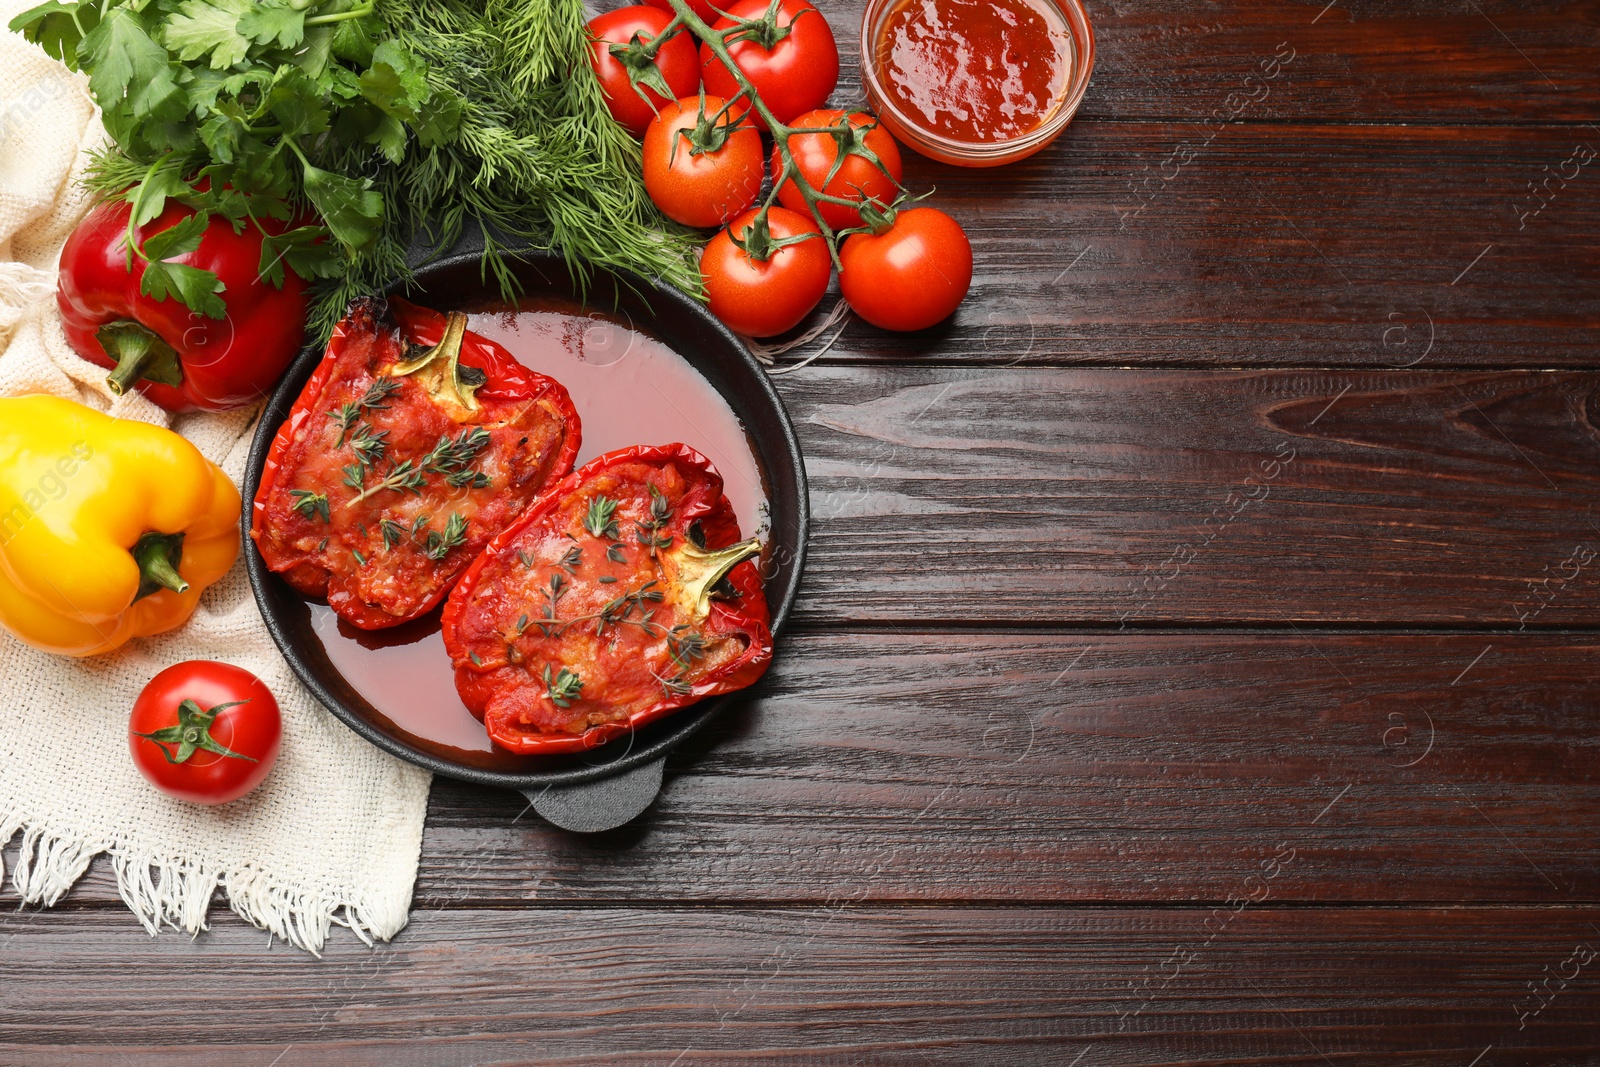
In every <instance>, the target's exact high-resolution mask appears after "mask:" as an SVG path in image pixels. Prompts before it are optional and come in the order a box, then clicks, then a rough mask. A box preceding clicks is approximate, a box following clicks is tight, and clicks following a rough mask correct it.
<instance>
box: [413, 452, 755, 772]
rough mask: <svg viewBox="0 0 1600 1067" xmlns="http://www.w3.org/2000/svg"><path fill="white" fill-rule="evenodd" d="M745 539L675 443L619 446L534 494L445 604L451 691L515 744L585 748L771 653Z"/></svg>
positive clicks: (750, 669) (710, 691)
mask: <svg viewBox="0 0 1600 1067" xmlns="http://www.w3.org/2000/svg"><path fill="white" fill-rule="evenodd" d="M760 552H761V543H760V541H759V540H758V539H756V538H751V539H749V540H746V541H741V540H740V536H739V524H738V520H737V519H736V518H735V517H734V514H733V508H732V507H731V506H730V505H729V503H728V501H727V499H726V498H725V497H724V496H723V495H722V478H721V476H720V475H718V474H717V472H716V469H715V468H713V467H712V466H711V463H710V461H708V460H707V459H706V458H705V457H704V456H702V455H700V454H699V453H698V452H696V451H694V450H693V449H692V448H689V447H688V446H687V445H681V444H672V445H661V446H656V447H637V448H625V449H621V450H619V451H616V452H609V453H607V454H606V455H603V456H601V457H599V458H598V459H595V460H593V461H592V462H590V463H588V464H586V465H585V466H584V467H583V468H582V469H580V470H578V471H576V472H574V473H573V474H572V475H570V476H569V477H567V478H566V479H565V480H564V481H562V482H561V483H560V484H559V485H556V486H554V487H552V488H551V489H550V490H549V491H548V492H547V493H545V494H544V496H542V497H541V498H540V499H539V501H538V502H537V503H535V504H534V505H533V507H531V508H529V509H528V511H527V513H526V514H525V515H523V517H522V518H521V519H519V520H518V521H517V523H516V524H515V525H513V526H512V527H510V528H509V529H507V530H506V531H505V532H503V533H501V534H500V535H499V536H498V537H496V538H495V539H494V543H493V544H491V545H490V546H489V547H488V549H486V550H485V551H484V553H483V555H481V556H479V557H478V558H477V559H476V560H475V561H473V564H472V566H471V567H470V568H469V569H468V570H467V573H466V574H465V575H463V576H462V579H461V583H460V584H459V585H457V586H456V589H455V591H454V592H453V593H451V595H450V600H449V602H448V603H447V604H446V605H445V611H444V642H445V648H446V649H447V650H448V651H449V653H450V658H451V660H452V662H453V663H454V664H455V668H456V688H457V690H458V691H459V692H460V693H461V699H462V700H463V701H464V702H465V703H466V705H467V708H468V709H469V710H471V711H472V713H473V714H474V715H476V716H478V717H479V718H480V719H482V720H483V723H484V726H485V728H486V729H487V730H488V733H489V737H490V739H492V740H493V741H494V742H495V743H496V744H498V745H500V746H502V747H503V748H507V749H510V750H511V751H513V752H523V753H547V752H572V751H578V750H582V749H586V748H592V747H594V746H595V745H598V744H601V743H603V742H605V741H608V740H610V739H612V738H614V737H617V736H619V735H621V734H624V733H627V732H628V731H629V730H632V729H634V728H636V727H639V726H643V725H644V724H645V723H648V722H652V721H654V720H656V719H659V718H661V717H662V716H664V715H666V714H668V713H669V712H672V711H675V710H677V709H678V708H681V707H684V706H686V705H688V704H693V703H695V702H696V701H698V700H702V699H704V698H705V697H708V696H714V695H716V694H718V693H727V692H731V691H733V690H735V689H742V688H744V687H745V686H748V685H750V684H752V683H753V682H755V681H756V679H758V678H760V677H761V675H762V673H763V672H765V671H766V669H767V664H768V663H769V662H770V661H771V659H772V633H771V630H770V628H769V625H768V623H769V616H768V613H767V600H766V597H765V595H764V594H763V593H762V591H761V576H760V573H759V571H758V570H757V568H756V564H755V562H753V560H752V557H755V556H758V555H759V554H760Z"/></svg>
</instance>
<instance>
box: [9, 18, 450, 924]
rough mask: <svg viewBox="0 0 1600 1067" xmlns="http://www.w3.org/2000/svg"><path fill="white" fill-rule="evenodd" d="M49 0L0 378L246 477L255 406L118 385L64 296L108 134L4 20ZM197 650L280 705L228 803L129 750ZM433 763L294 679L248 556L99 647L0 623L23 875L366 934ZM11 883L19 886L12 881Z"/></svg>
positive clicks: (26, 91)
mask: <svg viewBox="0 0 1600 1067" xmlns="http://www.w3.org/2000/svg"><path fill="white" fill-rule="evenodd" d="M33 3H34V0H0V395H14V394H20V393H53V394H55V395H57V396H65V397H71V398H73V399H75V400H79V401H82V402H83V403H85V404H89V405H91V406H93V407H96V408H99V409H101V410H109V411H110V412H111V413H112V414H114V415H117V416H119V417H121V418H128V419H142V420H144V421H147V422H153V423H157V424H161V425H170V426H171V427H172V428H173V429H175V430H177V431H178V432H180V433H182V434H183V435H184V436H185V437H187V438H188V439H189V440H191V441H193V442H194V443H195V444H196V445H197V446H199V448H200V450H201V451H202V452H204V453H205V454H206V455H207V456H208V457H209V458H211V459H212V460H214V461H215V462H217V463H219V464H221V465H222V468H223V469H224V470H225V471H227V472H228V474H229V475H230V476H231V477H232V478H233V479H234V481H235V482H236V483H237V482H239V481H240V479H241V476H242V475H243V472H244V461H245V454H246V452H247V451H248V449H249V444H250V433H251V431H252V429H253V421H254V418H255V412H254V411H253V410H251V411H244V412H236V413H232V414H227V415H185V416H180V417H178V418H176V419H173V418H172V417H171V416H169V415H167V414H166V413H165V412H163V411H162V410H161V409H159V408H157V407H155V406H154V405H152V404H150V403H149V402H148V401H145V400H144V399H143V398H141V397H138V396H127V397H122V398H118V399H115V400H114V399H113V398H112V396H111V394H110V393H109V392H108V391H107V390H106V389H105V387H104V385H103V381H104V372H103V371H101V370H99V369H97V368H95V367H93V366H91V365H90V364H88V363H85V362H84V361H83V360H81V359H79V358H78V357H77V356H76V355H74V354H73V352H72V350H71V349H70V348H68V347H67V343H66V339H65V337H64V336H63V335H62V332H61V325H60V321H59V319H58V318H57V315H56V310H55V299H54V293H55V274H56V260H57V257H58V255H59V253H60V249H61V244H62V242H63V241H64V240H65V239H66V236H67V234H68V233H69V232H70V231H71V229H72V227H73V226H74V225H75V224H76V223H77V221H78V219H79V218H81V217H82V215H83V213H84V212H85V211H86V210H87V208H88V206H89V205H88V202H87V198H86V196H85V194H84V193H83V192H82V191H81V190H80V189H79V188H78V185H77V179H78V177H79V175H80V174H81V173H82V170H83V168H84V166H85V164H86V151H87V150H88V149H90V148H93V147H94V146H95V145H96V144H98V143H100V141H101V139H102V138H103V137H104V136H105V135H104V132H103V131H102V128H101V125H100V120H99V118H98V116H97V114H96V112H95V108H94V105H93V103H92V102H91V101H90V99H89V96H88V93H87V91H86V82H85V81H84V79H83V78H82V77H81V76H80V75H76V74H73V73H71V72H69V71H68V70H67V69H66V68H65V67H64V66H62V65H61V64H59V63H57V62H55V61H54V60H52V59H50V58H49V57H48V56H46V55H45V54H44V52H42V51H41V50H39V49H38V48H36V47H35V46H33V45H31V44H29V43H28V42H27V41H25V40H23V39H22V38H21V37H20V36H18V35H16V34H13V33H10V32H9V31H6V30H5V29H4V28H3V27H4V24H5V23H6V22H7V21H9V20H10V19H11V17H12V16H13V15H15V14H16V13H17V12H19V11H21V10H23V9H25V8H27V7H29V6H32V4H33ZM188 659H214V660H222V661H225V662H227V663H233V664H237V665H238V666H240V667H243V668H245V669H246V670H249V671H252V672H254V673H255V674H256V675H258V676H259V677H260V678H261V679H262V680H264V681H265V682H266V683H267V685H268V686H270V687H271V688H272V691H273V693H275V694H276V695H277V698H278V701H279V703H280V705H281V706H282V709H283V720H284V721H283V727H284V736H283V750H282V754H281V756H280V757H279V759H278V765H277V768H276V769H275V770H274V771H273V772H272V774H271V776H270V777H268V778H267V780H266V782H265V784H263V785H262V786H261V787H260V788H259V789H257V790H256V791H255V792H254V793H252V794H250V795H249V796H247V797H245V798H243V799H241V800H238V801H235V802H234V803H232V804H227V805H223V806H221V807H218V808H204V807H200V806H197V805H191V804H186V803H183V802H182V801H177V800H172V799H169V798H167V797H165V796H163V795H161V794H160V793H157V792H156V791H155V790H154V789H152V788H151V787H150V786H149V785H148V784H146V782H145V781H144V779H143V778H141V777H140V776H139V773H138V771H136V770H135V769H134V767H133V764H132V762H131V760H130V759H129V755H128V740H127V730H128V712H129V709H130V708H131V707H132V704H133V700H134V697H135V696H136V695H137V694H138V692H139V690H140V689H141V688H142V687H143V686H144V683H145V682H147V681H148V680H149V679H150V678H151V676H153V675H154V674H155V673H156V672H157V671H159V670H161V669H162V668H164V667H167V666H170V665H171V664H174V663H178V662H180V661H182V660H188ZM428 783H429V776H428V775H427V774H426V773H425V772H423V771H420V770H418V769H416V768H414V767H411V766H409V765H408V764H404V763H401V762H399V761H397V760H395V759H393V758H391V757H389V756H387V755H385V754H384V753H382V752H379V751H378V750H377V749H375V748H373V747H372V746H371V745H369V744H367V743H366V742H365V741H363V740H361V739H360V738H359V737H357V736H356V735H355V734H353V733H351V732H350V731H349V730H347V729H345V728H344V726H342V725H341V724H340V723H339V722H338V721H337V720H335V719H334V718H333V717H332V716H331V715H329V714H328V712H327V711H326V710H325V709H323V707H322V706H321V705H319V704H318V703H317V702H316V701H315V700H314V699H312V697H311V696H310V694H308V693H307V692H306V691H305V690H304V689H303V688H301V686H300V685H299V684H298V683H297V682H296V681H295V680H294V678H293V676H292V675H291V674H290V672H289V668H288V666H287V665H286V664H285V663H284V660H283V658H282V657H281V656H280V655H279V654H278V652H277V650H276V648H274V646H273V644H272V640H271V638H270V637H268V636H267V631H266V629H265V628H264V627H263V625H262V622H261V616H260V615H259V613H258V612H257V610H256V605H255V602H254V600H253V599H252V598H251V595H250V586H249V582H248V581H247V579H246V577H245V573H244V565H243V563H242V561H241V562H240V563H239V564H238V565H236V566H235V567H234V569H233V571H232V573H230V574H229V575H228V577H227V578H225V579H224V580H223V581H222V582H220V583H219V584H217V585H216V586H213V587H212V588H211V589H210V590H209V591H208V592H207V593H206V594H205V596H204V597H202V598H201V601H200V608H199V610H198V611H197V612H196V613H195V615H194V618H193V619H192V620H191V621H190V622H189V623H188V624H187V625H185V626H184V627H182V628H181V629H179V630H175V631H173V632H172V633H170V634H166V635H163V636H161V637H156V638H150V639H145V640H136V641H134V642H133V643H131V644H130V645H128V646H127V647H126V648H124V649H122V650H120V651H118V652H115V653H111V654H109V655H104V656H96V657H93V658H90V659H87V660H73V659H66V658H61V657H56V656H50V655H46V654H44V653H40V652H35V651H34V650H32V649H30V648H28V647H26V646H24V645H22V644H21V643H20V642H18V641H16V640H14V639H13V638H12V637H11V636H10V635H9V634H5V633H3V632H0V842H5V841H9V840H11V839H12V838H14V837H16V836H18V835H19V834H20V836H21V842H20V848H19V849H18V850H17V853H16V855H15V856H14V858H13V859H12V868H11V882H12V885H13V886H14V887H15V889H16V891H17V892H18V893H19V894H20V895H21V897H22V900H23V901H24V902H25V903H28V904H38V905H50V904H54V903H56V902H57V901H59V900H60V899H61V898H62V897H63V896H64V895H65V894H66V892H67V891H68V890H69V889H70V888H71V887H72V885H73V883H74V882H76V881H77V880H78V879H79V878H80V877H81V876H82V875H83V874H84V872H85V871H86V870H87V869H88V867H89V864H90V862H91V860H93V858H94V857H95V856H96V855H98V854H100V853H105V854H106V855H107V856H109V857H110V863H111V867H112V869H113V870H114V871H115V873H116V879H117V886H118V889H119V890H120V892H121V894H122V899H123V900H125V901H127V904H128V907H129V908H131V909H132V910H133V913H134V915H135V916H137V917H138V919H139V921H140V922H142V923H143V924H144V925H145V928H146V929H148V930H149V931H150V932H151V933H152V934H154V933H156V932H157V931H158V930H159V929H160V928H161V927H162V926H163V925H170V926H174V927H178V928H181V929H183V930H187V931H189V932H190V933H194V932H196V931H199V930H202V929H204V928H205V924H206V913H207V910H208V908H209V907H210V904H211V901H212V898H213V897H214V896H215V894H216V889H217V887H218V886H221V888H222V891H223V893H224V894H225V895H226V897H227V901H228V904H229V906H230V907H232V908H233V910H234V911H236V912H238V913H239V914H240V915H242V916H243V917H244V918H246V919H248V920H249V921H250V922H252V923H255V924H256V925H258V926H260V927H262V928H263V929H266V930H269V931H271V932H272V933H273V934H275V935H276V936H278V937H281V938H283V939H285V940H287V941H289V942H291V943H293V944H295V945H298V946H301V947H303V948H306V949H309V950H311V951H313V952H315V951H318V950H319V949H320V948H321V946H322V944H323V942H324V940H325V939H326V937H327V935H328V929H329V926H330V924H332V923H338V924H341V925H345V926H349V927H350V928H351V929H352V930H354V931H355V933H356V934H357V935H358V936H360V937H361V938H362V939H363V940H370V939H371V938H373V937H377V938H384V939H387V938H389V937H392V936H393V935H394V934H395V933H396V932H397V931H399V930H400V929H401V927H403V926H405V923H406V914H407V910H408V909H409V908H410V905H411V888H412V884H413V883H414V882H415V880H416V873H417V856H418V852H419V850H420V848H421V842H422V820H423V814H424V810H425V808H426V806H427V800H428ZM7 895H9V894H7Z"/></svg>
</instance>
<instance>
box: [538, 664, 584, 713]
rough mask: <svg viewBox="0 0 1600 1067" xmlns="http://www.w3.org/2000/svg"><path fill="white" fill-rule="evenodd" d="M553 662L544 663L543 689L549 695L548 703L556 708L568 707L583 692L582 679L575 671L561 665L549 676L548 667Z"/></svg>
mask: <svg viewBox="0 0 1600 1067" xmlns="http://www.w3.org/2000/svg"><path fill="white" fill-rule="evenodd" d="M552 666H553V664H549V663H546V664H545V665H544V690H545V693H546V694H547V695H548V696H549V697H550V703H552V704H554V705H555V706H556V707H558V708H570V707H571V706H572V702H573V701H574V700H577V699H578V695H579V694H580V693H582V692H583V679H582V678H581V677H580V676H579V675H578V674H577V672H576V671H570V670H568V669H567V668H565V667H562V668H561V669H560V670H559V671H557V672H556V673H555V676H554V677H551V671H550V668H551V667H552Z"/></svg>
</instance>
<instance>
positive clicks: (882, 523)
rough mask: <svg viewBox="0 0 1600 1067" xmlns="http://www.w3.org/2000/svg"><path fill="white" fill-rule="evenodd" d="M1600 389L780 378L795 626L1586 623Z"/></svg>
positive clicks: (1334, 380) (968, 376)
mask: <svg viewBox="0 0 1600 1067" xmlns="http://www.w3.org/2000/svg"><path fill="white" fill-rule="evenodd" d="M1597 387H1600V380H1597V379H1596V378H1595V377H1594V376H1592V375H1580V374H1561V373H1521V374H1516V373H1497V374H1490V375H1458V374H1429V373H1423V372H1420V371H1419V370H1411V371H1392V372H1385V373H1357V372H1331V373H1329V372H1315V371H1304V372H1260V373H1249V372H1235V373H1206V372H1156V371H1129V370H1070V371H1069V370H1055V371H1045V370H1039V371H1029V370H1022V369H983V370H959V369H954V368H951V369H935V370H926V369H918V370H912V369H889V368H877V369H874V370H872V371H871V372H867V371H865V370H864V369H861V368H825V369H819V368H807V372H806V373H804V374H802V375H795V376H793V377H791V378H788V379H785V382H784V385H783V390H784V395H785V398H786V400H787V402H788V404H789V408H790V411H791V412H792V413H793V415H794V417H795V420H796V422H797V423H798V425H799V428H800V435H801V438H802V441H803V444H804V447H805V451H806V456H807V469H808V471H809V473H810V476H811V492H812V506H813V509H814V513H815V515H816V520H817V521H816V522H815V525H814V528H813V537H812V542H811V556H810V561H809V564H808V571H807V577H806V581H805V584H804V586H803V595H802V599H801V602H800V606H799V609H798V610H799V613H800V617H801V618H802V619H804V620H805V621H806V622H808V623H824V622H826V623H830V624H831V623H836V622H842V621H846V620H858V621H860V620H877V621H892V622H897V623H912V622H917V623H927V622H933V621H964V622H978V621H988V622H996V623H1002V622H1003V623H1012V624H1028V625H1040V624H1046V625H1052V624H1053V625H1061V624H1077V623H1094V624H1111V625H1122V624H1124V623H1125V622H1127V623H1140V622H1181V623H1185V624H1189V623H1217V622H1233V623H1264V624H1268V625H1274V626H1283V625H1287V624H1288V622H1289V621H1294V622H1296V623H1299V622H1304V621H1315V622H1324V623H1335V622H1336V623H1341V624H1343V623H1363V624H1440V625H1451V626H1466V625H1470V626H1487V627H1497V628H1512V629H1515V628H1517V627H1519V626H1522V625H1527V626H1529V627H1541V626H1542V627H1548V626H1561V625H1593V624H1595V623H1596V622H1597V621H1600V599H1597V598H1596V597H1595V595H1594V594H1595V589H1596V586H1595V584H1594V583H1595V581H1596V579H1597V577H1600V568H1597V567H1596V566H1595V565H1594V564H1593V563H1592V562H1591V560H1592V557H1593V555H1594V553H1595V552H1596V551H1597V550H1600V526H1597V525H1596V524H1597V523H1600V515H1596V514H1595V512H1594V505H1595V504H1596V502H1597V500H1600V495H1597V492H1600V474H1597V472H1600V432H1597V429H1596V427H1597V425H1600V393H1597ZM1562 579H1564V581H1563V580H1562ZM1546 583H1548V584H1546ZM1536 609H1537V610H1536Z"/></svg>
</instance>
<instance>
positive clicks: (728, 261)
mask: <svg viewBox="0 0 1600 1067" xmlns="http://www.w3.org/2000/svg"><path fill="white" fill-rule="evenodd" d="M759 214H760V213H759V212H755V211H747V212H745V213H744V214H743V215H740V216H739V217H738V218H737V219H735V220H734V221H733V223H732V224H731V225H730V226H729V227H728V228H727V229H725V230H723V231H722V232H721V233H719V234H717V235H716V236H715V237H713V238H712V239H711V242H710V243H709V244H707V245H706V250H705V254H704V255H702V256H701V257H700V274H701V277H702V278H703V279H704V280H705V285H706V296H707V298H708V299H709V301H710V306H711V313H712V314H713V315H715V316H716V317H717V318H719V319H721V320H722V321H723V322H724V323H726V324H727V326H728V328H729V329H730V330H733V331H734V332H735V333H742V334H744V335H746V336H748V337H771V336H772V335H773V334H779V333H782V332H783V331H785V330H788V329H792V328H793V327H794V326H796V325H798V324H799V322H800V320H801V319H803V318H805V317H806V315H807V314H808V313H809V312H810V311H811V309H812V308H814V307H816V306H817V301H819V300H821V299H822V294H823V293H824V292H826V291H827V289H828V278H829V277H830V276H831V275H832V274H833V262H832V261H831V260H830V259H829V258H828V246H827V244H826V243H825V242H824V241H823V239H822V234H821V232H820V231H819V230H818V229H817V228H816V226H814V225H813V224H812V222H811V219H809V218H808V217H806V216H805V215H802V214H800V213H799V212H797V211H790V210H788V209H787V208H781V207H775V208H773V209H772V210H770V211H768V212H767V218H766V222H765V224H764V225H757V224H756V220H757V217H758V216H759ZM735 237H737V238H738V239H739V241H740V242H743V243H744V245H745V247H743V248H741V247H740V245H739V243H738V242H736V241H735V240H734V238H735Z"/></svg>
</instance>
